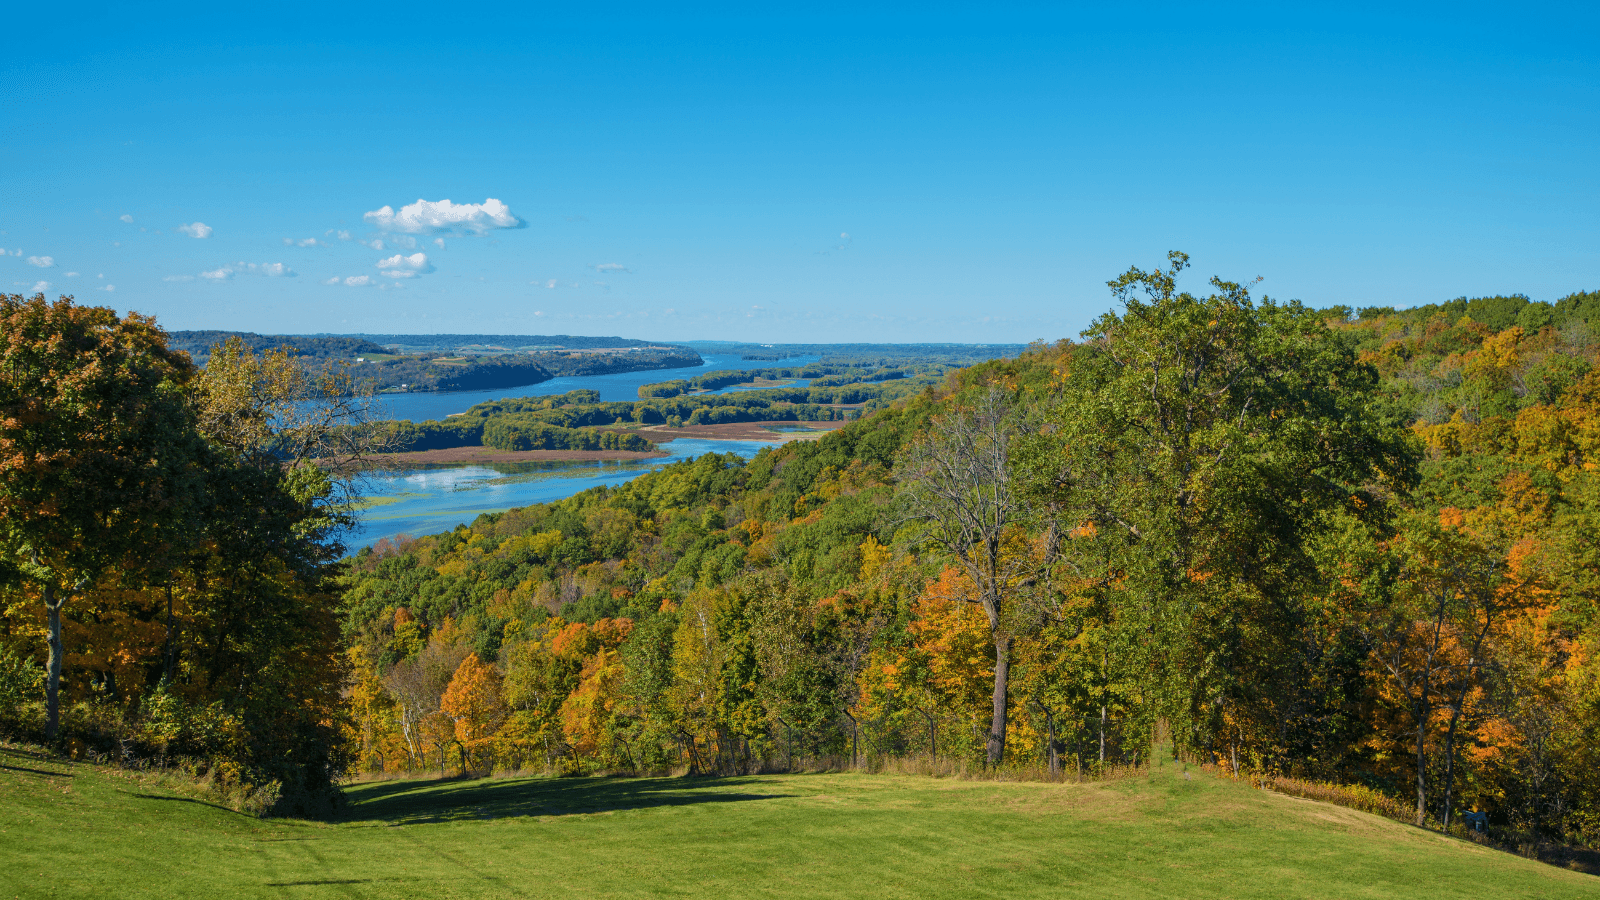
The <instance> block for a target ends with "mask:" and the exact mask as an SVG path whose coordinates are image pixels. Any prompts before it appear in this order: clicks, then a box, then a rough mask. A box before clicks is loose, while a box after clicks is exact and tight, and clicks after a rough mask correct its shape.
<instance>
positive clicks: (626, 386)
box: [377, 353, 821, 422]
mask: <svg viewBox="0 0 1600 900" xmlns="http://www.w3.org/2000/svg"><path fill="white" fill-rule="evenodd" d="M700 358H701V359H703V360H705V365H702V366H690V367H688V368H683V369H651V370H650V371H648V372H618V373H616V374H614V375H571V376H566V377H562V378H552V379H550V380H549V381H542V382H540V383H538V384H530V385H524V386H523V387H509V388H496V389H494V390H492V391H454V392H451V393H442V394H441V393H418V394H384V395H383V396H382V397H381V398H380V399H379V403H378V410H377V418H380V419H407V420H410V421H412V422H422V421H425V420H428V419H443V418H444V417H445V416H448V415H451V414H452V413H459V412H466V411H467V409H468V407H471V406H474V405H476V404H479V403H486V402H488V401H490V400H504V399H506V398H508V397H549V396H551V395H553V394H565V393H566V392H567V391H571V390H576V389H578V388H590V389H592V390H596V391H599V392H600V399H601V400H604V401H607V402H611V401H620V400H637V399H639V388H641V387H644V386H645V385H647V384H655V383H657V382H661V381H673V380H675V379H678V378H693V377H694V376H696V375H704V374H705V373H707V372H716V371H720V370H726V369H738V370H741V371H742V370H745V369H768V368H773V367H784V368H787V367H789V366H803V365H805V364H807V363H813V362H816V361H817V360H818V359H820V358H821V357H818V356H796V357H794V358H792V359H784V360H776V361H774V360H767V359H740V358H739V355H738V354H736V353H724V354H715V353H702V354H700ZM743 389H744V390H750V388H749V387H748V386H746V387H744V388H743ZM725 390H736V388H728V389H725ZM718 393H722V392H721V391H719V392H718Z"/></svg>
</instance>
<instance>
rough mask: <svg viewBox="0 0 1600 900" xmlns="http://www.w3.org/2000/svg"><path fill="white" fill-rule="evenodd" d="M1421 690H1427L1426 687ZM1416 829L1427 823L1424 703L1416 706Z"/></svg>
mask: <svg viewBox="0 0 1600 900" xmlns="http://www.w3.org/2000/svg"><path fill="white" fill-rule="evenodd" d="M1423 690H1427V688H1426V687H1424V688H1423ZM1417 711H1418V715H1417V827H1419V828H1420V827H1422V826H1423V825H1424V824H1425V823H1426V822H1427V821H1428V755H1427V748H1426V742H1427V738H1428V714H1429V713H1430V712H1432V710H1430V709H1428V705H1427V704H1426V703H1419V704H1417Z"/></svg>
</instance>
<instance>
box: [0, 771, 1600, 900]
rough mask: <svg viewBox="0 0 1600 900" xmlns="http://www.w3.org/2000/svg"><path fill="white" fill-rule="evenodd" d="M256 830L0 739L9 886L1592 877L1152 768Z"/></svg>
mask: <svg viewBox="0 0 1600 900" xmlns="http://www.w3.org/2000/svg"><path fill="white" fill-rule="evenodd" d="M350 793H351V796H352V798H353V799H354V801H355V802H354V804H353V805H352V808H351V809H350V811H349V812H348V813H347V814H346V815H345V817H344V818H343V819H342V820H341V821H340V822H338V823H335V824H327V823H313V822H297V821H271V822H263V821H259V820H255V819H251V818H248V817H245V816H241V815H238V814H235V813H232V812H229V811H227V810H224V809H219V808H217V807H214V806H210V805H207V804H205V803H203V802H197V801H196V800H194V799H192V798H188V797H183V796H180V795H179V794H178V792H176V791H174V790H171V789H162V788H159V787H155V786H153V785H152V783H151V782H149V781H141V780H138V779H136V778H133V777H130V776H125V775H121V774H118V773H115V772H110V771H106V770H101V769H96V768H93V767H90V766H67V765H64V764H61V763H57V762H53V761H46V760H40V759H37V758H33V757H29V756H25V755H22V754H18V753H11V752H5V751H0V900H3V898H10V897H125V898H133V897H207V898H212V897H294V898H301V897H405V898H415V897H430V898H435V897H438V898H453V897H509V896H519V897H523V896H525V897H545V896H548V897H633V896H707V897H728V896H733V897H743V896H757V897H791V896H808V897H822V896H829V897H919V898H920V897H943V896H951V897H955V896H960V897H963V898H972V897H997V898H998V897H1004V898H1017V897H1032V896H1050V897H1080V896H1081V897H1095V898H1115V897H1171V896H1184V897H1285V896H1294V897H1400V896H1428V897H1435V898H1445V897H1475V898H1477V897H1490V896H1492V897H1580V896H1588V897H1594V896H1600V879H1595V878H1592V877H1590V876H1587V875H1580V874H1577V873H1573V872H1567V871H1563V870H1560V869H1554V868H1550V867H1548V866H1543V865H1540V864H1538V863H1534V862H1530V861H1527V860H1523V859H1520V858H1517V857H1513V856H1508V855H1505V854H1500V853H1495V852H1492V851H1488V850H1485V849H1482V848H1480V847H1477V846H1475V845H1471V844H1465V843H1462V842H1459V841H1455V840H1450V839H1445V838H1441V837H1438V836H1436V835H1432V834H1429V833H1425V832H1421V831H1418V830H1415V829H1411V828H1407V827H1405V826H1402V825H1399V824H1396V823H1393V822H1390V821H1387V820H1384V819H1379V818H1375V817H1373V816H1368V815H1365V814H1362V813H1356V812H1352V811H1349V810H1345V809H1340V808H1338V807H1331V806H1325V805H1322V804H1317V803H1311V802H1309V801H1303V800H1294V799H1290V798H1286V797H1281V796H1277V795H1271V794H1264V793H1260V792H1256V791H1252V790H1250V789H1248V788H1245V787H1241V786H1239V785H1236V784H1233V783H1230V782H1224V781H1218V780H1215V779H1212V778H1209V777H1206V776H1202V775H1199V774H1196V775H1194V777H1193V779H1192V780H1190V779H1186V778H1185V777H1183V775H1182V774H1181V773H1180V772H1179V770H1178V769H1177V767H1175V766H1174V765H1172V764H1167V765H1165V766H1163V767H1161V768H1159V769H1158V770H1157V771H1156V773H1155V775H1154V776H1153V777H1151V778H1149V779H1145V778H1139V779H1133V780H1128V781H1122V782H1114V783H1109V784H1098V785H1041V784H994V783H977V782H961V781H945V780H934V779H926V778H914V777H878V776H863V775H803V776H764V777H750V778H729V779H720V780H706V781H691V780H686V779H643V780H590V779H566V780H552V779H527V780H516V781H498V782H419V781H410V782H388V783H378V784H367V785H360V786H357V787H355V788H354V789H352V790H351V792H350Z"/></svg>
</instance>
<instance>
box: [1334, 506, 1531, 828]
mask: <svg viewBox="0 0 1600 900" xmlns="http://www.w3.org/2000/svg"><path fill="white" fill-rule="evenodd" d="M1443 518H1444V519H1445V520H1446V521H1445V522H1442V523H1440V524H1434V523H1431V522H1419V523H1413V525H1412V526H1411V527H1410V528H1408V529H1407V530H1406V532H1405V534H1404V535H1403V538H1402V541H1401V542H1400V546H1399V548H1398V553H1399V556H1400V560H1401V562H1400V571H1399V579H1398V581H1399V583H1398V586H1397V591H1396V593H1397V596H1396V598H1395V602H1394V603H1392V604H1390V605H1388V606H1386V607H1385V608H1383V609H1381V610H1380V611H1378V613H1377V614H1376V616H1375V617H1374V618H1373V619H1372V620H1369V622H1368V623H1366V629H1367V635H1368V640H1369V641H1370V642H1371V644H1372V648H1373V657H1374V658H1375V659H1376V660H1377V662H1378V664H1379V665H1380V666H1381V667H1382V669H1383V672H1384V673H1385V674H1386V675H1387V676H1388V680H1389V683H1390V684H1391V686H1392V687H1393V688H1394V689H1395V690H1397V691H1398V692H1399V694H1400V698H1401V700H1402V702H1403V703H1404V705H1405V706H1406V708H1407V711H1408V712H1409V713H1410V714H1411V719H1412V724H1413V725H1414V726H1415V732H1414V737H1415V741H1414V744H1413V746H1414V752H1415V762H1416V777H1415V782H1414V786H1415V790H1416V798H1417V824H1418V825H1422V824H1424V822H1425V821H1426V818H1427V810H1428V739H1429V737H1430V734H1431V731H1432V729H1433V728H1434V727H1435V725H1436V722H1435V720H1436V719H1437V718H1438V713H1441V712H1442V713H1444V714H1445V716H1446V718H1447V723H1446V724H1445V729H1444V731H1445V733H1444V757H1445V762H1444V769H1445V771H1444V789H1443V791H1442V797H1441V803H1440V809H1439V821H1440V822H1442V823H1443V824H1444V826H1445V827H1446V828H1448V827H1449V826H1450V814H1451V808H1450V807H1451V797H1452V792H1453V790H1454V788H1455V765H1456V740H1457V735H1458V730H1459V728H1460V725H1461V720H1462V717H1463V713H1464V712H1465V710H1466V705H1467V701H1468V698H1469V696H1470V694H1471V692H1472V690H1473V689H1474V688H1475V687H1476V686H1477V678H1478V673H1479V670H1480V669H1482V668H1483V666H1484V663H1485V662H1486V660H1485V654H1486V653H1487V650H1488V648H1487V646H1486V642H1487V641H1488V640H1489V639H1490V637H1491V635H1492V634H1493V632H1494V631H1495V630H1496V628H1497V627H1499V626H1500V625H1501V624H1502V620H1503V619H1504V618H1505V617H1506V616H1507V615H1508V614H1509V613H1511V612H1513V611H1514V610H1516V609H1517V608H1518V607H1519V606H1524V605H1527V604H1528V603H1529V602H1530V598H1531V597H1532V595H1534V594H1536V593H1538V592H1540V590H1541V588H1540V586H1539V585H1538V583H1537V579H1535V578H1530V577H1529V576H1528V574H1527V573H1526V572H1524V571H1522V567H1521V566H1516V567H1508V566H1507V564H1506V560H1505V558H1504V556H1503V555H1502V554H1499V553H1496V552H1493V551H1491V550H1489V549H1488V548H1487V547H1485V546H1483V545H1482V544H1481V543H1480V542H1479V541H1477V540H1474V539H1473V538H1471V537H1470V536H1468V535H1467V534H1465V533H1463V531H1462V530H1461V529H1460V527H1459V525H1460V513H1459V511H1458V510H1446V511H1445V515H1444V516H1443Z"/></svg>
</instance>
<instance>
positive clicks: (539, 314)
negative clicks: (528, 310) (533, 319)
mask: <svg viewBox="0 0 1600 900" xmlns="http://www.w3.org/2000/svg"><path fill="white" fill-rule="evenodd" d="M533 314H534V315H536V316H542V315H544V310H542V309H536V310H534V311H533Z"/></svg>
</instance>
